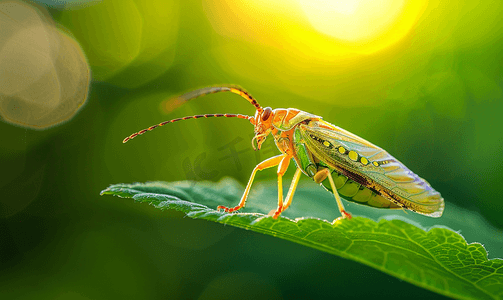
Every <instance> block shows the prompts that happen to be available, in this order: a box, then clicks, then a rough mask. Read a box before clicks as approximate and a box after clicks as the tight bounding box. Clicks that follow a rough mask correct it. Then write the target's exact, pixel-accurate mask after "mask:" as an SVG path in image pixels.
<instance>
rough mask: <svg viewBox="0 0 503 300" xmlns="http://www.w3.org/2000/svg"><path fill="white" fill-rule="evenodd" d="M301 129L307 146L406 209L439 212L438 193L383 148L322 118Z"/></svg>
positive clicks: (349, 175) (441, 209)
mask: <svg viewBox="0 0 503 300" xmlns="http://www.w3.org/2000/svg"><path fill="white" fill-rule="evenodd" d="M300 129H301V135H302V138H303V140H304V141H305V143H306V146H307V148H308V149H309V150H310V151H311V152H312V153H313V155H314V156H315V157H317V158H318V159H319V160H320V161H322V162H323V163H325V164H327V165H328V166H329V167H331V168H333V169H334V170H336V171H338V172H339V173H341V174H343V175H345V176H347V177H349V178H351V179H353V180H354V181H356V182H358V183H360V184H362V185H363V186H365V187H367V188H370V189H372V190H374V191H377V192H379V193H380V194H381V195H383V196H384V197H386V198H388V199H390V200H391V201H393V202H395V203H397V204H399V205H401V206H403V207H405V208H407V209H410V210H412V211H415V212H417V213H421V214H424V215H428V216H431V217H440V216H441V215H442V212H443V209H444V199H443V198H442V197H441V196H440V194H439V193H438V192H437V191H435V190H434V189H433V188H432V187H431V186H430V184H429V183H428V182H427V181H426V180H424V179H422V178H420V177H419V176H418V175H416V174H414V173H413V172H412V171H411V170H409V169H408V168H407V167H406V166H405V165H403V164H402V163H401V162H400V161H398V160H397V159H396V158H394V157H393V156H391V155H390V154H389V153H388V152H386V151H385V150H384V149H382V148H379V147H378V146H376V145H374V144H372V143H370V142H368V141H366V140H364V139H362V138H361V137H359V136H357V135H355V134H352V133H351V132H349V131H346V130H344V129H342V128H340V127H337V126H334V125H332V124H330V123H328V122H325V121H323V120H319V121H314V122H311V123H309V124H307V125H305V124H301V125H300Z"/></svg>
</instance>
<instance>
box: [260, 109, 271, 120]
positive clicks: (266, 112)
mask: <svg viewBox="0 0 503 300" xmlns="http://www.w3.org/2000/svg"><path fill="white" fill-rule="evenodd" d="M271 113H272V108H270V107H266V108H264V111H263V112H262V121H267V119H269V117H270V116H271Z"/></svg>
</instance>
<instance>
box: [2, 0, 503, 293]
mask: <svg viewBox="0 0 503 300" xmlns="http://www.w3.org/2000/svg"><path fill="white" fill-rule="evenodd" d="M43 2H45V3H49V4H51V3H52V2H51V1H43ZM344 3H345V2H344V1H311V2H309V1H301V0H299V1H293V0H292V1H286V0H277V1H266V0H260V1H258V0H256V1H251V0H245V1H231V0H214V1H210V0H199V1H161V0H149V1H140V0H120V1H119V0H105V1H102V2H97V3H95V2H86V5H84V7H80V6H78V5H75V4H74V5H71V6H68V7H64V6H63V7H60V6H54V5H53V6H49V7H48V10H49V13H50V14H51V15H52V17H53V18H54V20H55V21H56V22H57V23H58V24H60V25H61V26H62V27H64V28H66V29H67V30H68V31H69V32H71V33H72V34H73V36H74V38H75V39H76V41H77V42H78V43H79V44H80V46H81V47H82V49H83V51H84V53H85V54H86V56H87V60H88V62H89V65H90V68H91V74H92V76H93V81H92V83H91V86H90V91H89V96H88V101H87V104H86V105H85V106H84V107H83V108H82V109H81V110H80V111H79V113H78V114H77V115H76V116H75V117H74V118H73V119H72V120H70V121H68V122H67V123H64V124H61V125H59V126H56V127H52V128H50V129H47V130H43V131H37V130H32V129H24V128H21V127H16V126H13V125H10V124H7V123H5V122H1V123H0V145H1V147H0V169H1V170H2V172H1V173H0V176H1V178H0V179H1V180H0V268H1V272H0V294H1V295H2V298H3V299H33V298H37V299H115V298H123V299H223V298H230V299H237V298H242V299H281V298H284V299H294V298H296V299H312V298H336V297H343V298H350V297H354V298H360V297H361V298H363V297H373V298H375V297H382V298H387V299H400V298H403V297H405V296H406V297H408V298H418V299H419V298H421V299H423V298H424V297H439V298H441V296H438V295H436V294H434V293H432V292H429V291H426V290H423V289H420V288H418V287H415V286H413V285H411V284H408V283H406V282H402V281H400V280H397V279H395V278H393V277H390V276H388V275H385V274H383V273H381V272H379V271H376V270H374V269H371V268H369V267H366V266H363V265H360V264H358V263H355V262H352V261H347V260H344V259H341V258H338V257H334V256H331V255H328V254H325V253H322V252H319V251H316V250H313V249H309V248H307V247H304V246H300V245H297V244H293V243H290V242H287V241H283V240H279V239H276V238H273V237H269V236H263V235H261V234H257V233H253V232H249V231H245V230H241V229H236V228H231V227H228V226H221V225H219V224H213V223H210V222H205V221H200V220H190V219H187V218H184V216H183V215H182V214H181V213H177V212H172V211H169V212H160V211H158V210H156V209H154V208H153V207H149V206H146V205H138V204H134V203H132V201H129V200H121V199H118V198H113V197H100V196H99V192H100V191H101V190H102V189H104V188H106V187H107V186H108V185H109V184H112V183H121V182H123V183H128V182H144V181H152V180H163V181H179V180H194V181H195V182H194V184H197V182H198V181H202V180H211V181H218V180H220V179H221V178H223V177H226V176H230V177H234V178H236V179H238V180H239V181H241V182H242V183H243V185H244V184H246V181H247V180H248V177H249V175H250V173H251V170H252V169H253V167H254V166H255V165H256V164H257V163H258V162H260V161H261V160H263V159H265V158H267V157H270V156H272V155H275V154H277V153H278V150H277V149H274V145H273V143H272V141H271V139H269V140H268V141H267V142H266V144H264V147H263V149H262V150H261V151H260V152H254V151H253V150H252V148H251V145H250V140H251V138H252V136H253V127H252V125H250V124H249V123H248V122H246V121H244V120H238V119H224V118H221V119H207V120H206V119H200V120H197V121H196V120H189V121H186V122H183V123H176V124H170V125H168V126H166V127H164V128H162V129H157V130H156V131H153V132H150V133H148V134H146V135H144V136H141V137H138V138H136V139H135V140H133V141H131V142H129V143H127V144H122V139H123V138H125V137H126V136H128V135H130V134H131V133H134V132H136V131H138V130H140V129H143V128H146V127H148V126H150V125H153V124H156V123H159V122H161V121H165V120H169V119H173V118H177V117H183V116H186V115H194V114H203V113H242V114H248V115H252V114H253V113H254V111H253V107H252V106H251V105H250V104H249V103H247V102H246V101H244V100H243V99H241V98H239V97H238V96H236V95H232V94H230V95H227V94H225V93H224V94H217V95H210V96H206V97H205V98H200V99H197V100H193V101H191V102H190V103H187V104H185V105H183V106H181V107H180V108H178V109H176V110H174V111H167V110H166V109H165V106H163V103H164V102H163V101H164V100H167V99H169V98H170V97H173V96H176V95H179V94H181V93H183V92H186V91H190V90H192V89H195V88H200V87H204V86H208V85H215V84H225V83H232V84H238V85H241V86H243V87H244V88H245V89H247V90H248V91H249V92H250V93H251V94H252V95H254V97H255V98H256V99H257V100H258V101H259V103H260V104H261V105H263V106H271V107H273V108H280V107H283V108H287V107H294V108H298V109H300V110H304V111H307V112H310V113H313V114H316V115H321V116H323V117H324V119H325V120H327V121H328V122H331V123H333V124H335V125H338V126H340V127H342V128H345V129H347V130H349V131H351V132H353V133H355V134H357V135H359V136H361V137H363V138H365V139H368V140H370V141H371V142H373V143H374V144H377V145H379V146H380V147H382V148H384V149H386V150H387V151H388V152H390V153H391V154H392V155H393V156H395V157H396V158H398V159H399V160H400V161H402V162H403V163H404V164H405V165H407V166H408V167H409V168H410V169H411V170H413V171H414V172H415V173H417V174H419V175H420V176H421V177H423V178H426V179H427V180H428V181H429V182H430V183H431V185H432V186H433V187H434V188H435V189H437V190H438V191H439V192H440V193H441V194H442V195H443V197H444V198H445V200H446V213H447V212H448V211H449V209H450V206H451V207H458V208H459V209H457V210H456V211H460V212H463V211H471V212H474V214H475V215H479V216H480V219H481V220H482V223H483V224H484V226H485V227H484V226H469V224H470V223H469V222H467V223H466V224H467V225H466V226H465V227H464V228H452V229H453V230H456V231H461V233H462V234H466V236H468V235H470V236H472V237H475V238H471V239H468V242H480V243H482V244H485V243H489V241H484V240H478V239H477V238H476V237H477V236H484V232H483V231H484V230H488V229H487V228H491V230H492V231H491V233H489V234H492V235H493V236H492V239H491V244H490V245H489V244H487V245H486V247H487V248H488V249H489V248H491V249H494V251H495V252H490V253H489V257H490V258H495V257H501V256H502V254H501V253H503V237H502V232H503V221H502V218H501V216H502V215H503V202H502V199H503V197H502V194H503V193H502V189H503V167H502V166H503V163H502V159H501V157H500V155H501V154H502V153H503V150H502V149H503V132H502V128H503V117H502V116H501V115H502V113H503V55H502V53H503V39H502V37H503V31H502V30H503V22H502V21H501V20H500V18H501V14H502V13H503V5H502V4H501V3H500V2H495V1H488V0H484V1H479V2H477V3H475V2H470V1H396V0H395V1H393V0H390V1H388V2H386V1H383V3H384V4H383V7H384V8H382V9H381V10H379V9H377V8H374V7H373V8H371V9H370V8H369V9H362V8H361V7H364V6H365V5H370V4H369V3H370V2H368V1H363V0H362V1H360V2H358V1H355V2H351V3H353V4H348V3H349V2H348V3H346V4H344ZM354 3H357V4H358V5H360V7H358V5H356V4H354ZM386 5H388V6H386ZM40 9H41V8H40ZM317 14H319V15H317ZM366 14H373V15H368V16H371V17H368V16H367V15H366ZM334 19H336V20H337V22H336V23H334ZM366 19H369V20H371V21H372V22H370V21H369V22H367V23H368V24H367V23H365V22H364V21H363V20H366ZM0 30H1V28H0ZM233 149H234V150H235V151H237V152H238V153H239V154H238V155H237V156H230V155H231V151H232V150H233ZM292 175H293V168H291V170H290V171H289V172H288V173H287V175H286V176H287V179H285V181H284V182H285V184H286V182H289V178H291V176H292ZM275 178H276V175H275V172H274V171H270V172H268V171H265V172H262V174H258V175H257V178H256V179H257V180H256V184H255V185H254V188H256V189H260V188H261V181H262V182H263V181H267V180H274V179H275ZM301 183H302V185H301V188H302V189H303V190H304V191H306V190H307V191H308V190H309V189H321V188H320V187H318V186H316V185H315V184H314V183H312V182H310V179H308V178H302V179H301ZM285 189H286V187H285ZM237 201H238V199H236V202H237ZM250 201H253V189H252V194H251V196H250ZM275 201H276V200H275V199H274V198H271V200H270V202H271V209H272V208H274V207H275ZM313 201H314V199H313ZM334 205H335V203H334ZM294 206H295V200H294V202H293V205H292V208H293V207H294ZM374 211H375V212H377V215H379V212H380V211H379V210H374ZM396 214H399V215H401V216H405V217H407V218H408V217H413V216H411V215H413V213H409V214H407V215H406V214H404V213H402V212H398V213H396ZM360 215H362V214H360ZM363 215H365V214H363ZM335 217H337V216H336V215H335V216H334V218H335ZM372 217H374V216H372ZM459 217H460V219H463V217H464V216H462V215H460V216H459ZM420 220H424V219H420ZM418 222H419V223H420V224H422V225H423V226H430V225H429V224H438V225H446V224H444V223H443V221H442V218H440V219H429V221H428V222H430V223H428V224H427V225H425V223H422V222H421V221H418ZM448 226H452V225H448ZM493 232H494V234H493ZM486 235H487V233H486ZM492 253H494V254H495V255H492ZM498 253H499V255H498ZM4 295H5V297H4Z"/></svg>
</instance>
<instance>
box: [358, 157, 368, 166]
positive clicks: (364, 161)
mask: <svg viewBox="0 0 503 300" xmlns="http://www.w3.org/2000/svg"><path fill="white" fill-rule="evenodd" d="M360 162H361V163H362V164H364V165H367V164H368V163H369V160H368V159H366V158H365V157H362V158H360Z"/></svg>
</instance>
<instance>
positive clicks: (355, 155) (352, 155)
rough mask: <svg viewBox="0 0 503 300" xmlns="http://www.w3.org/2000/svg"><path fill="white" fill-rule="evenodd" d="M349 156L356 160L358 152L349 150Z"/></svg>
mask: <svg viewBox="0 0 503 300" xmlns="http://www.w3.org/2000/svg"><path fill="white" fill-rule="evenodd" d="M348 155H349V158H350V159H351V160H353V161H357V160H358V153H356V152H355V151H349V154H348Z"/></svg>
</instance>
